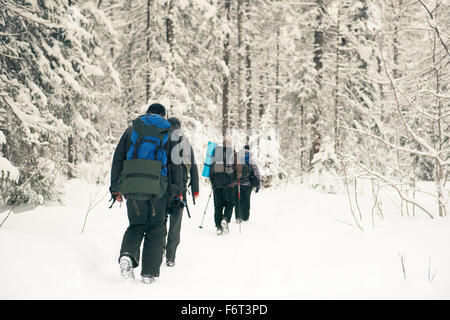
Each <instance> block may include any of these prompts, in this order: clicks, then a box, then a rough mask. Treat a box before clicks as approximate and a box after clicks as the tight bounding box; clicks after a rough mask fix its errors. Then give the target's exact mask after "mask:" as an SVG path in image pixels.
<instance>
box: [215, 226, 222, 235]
mask: <svg viewBox="0 0 450 320" xmlns="http://www.w3.org/2000/svg"><path fill="white" fill-rule="evenodd" d="M222 233H223V229H222V227H217V230H216V234H217V235H218V236H220V235H221V234H222Z"/></svg>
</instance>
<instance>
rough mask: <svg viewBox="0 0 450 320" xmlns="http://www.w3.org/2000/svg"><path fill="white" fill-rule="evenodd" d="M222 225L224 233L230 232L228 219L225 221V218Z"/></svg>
mask: <svg viewBox="0 0 450 320" xmlns="http://www.w3.org/2000/svg"><path fill="white" fill-rule="evenodd" d="M221 225H222V229H223V232H225V233H228V232H230V229H228V221H227V219H225V218H224V219H222V223H221Z"/></svg>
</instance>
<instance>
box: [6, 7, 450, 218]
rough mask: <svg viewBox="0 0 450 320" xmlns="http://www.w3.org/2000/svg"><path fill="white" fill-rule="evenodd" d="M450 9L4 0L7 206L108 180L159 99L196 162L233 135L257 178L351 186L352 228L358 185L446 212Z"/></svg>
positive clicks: (267, 183) (415, 210)
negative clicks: (129, 131) (128, 134)
mask: <svg viewBox="0 0 450 320" xmlns="http://www.w3.org/2000/svg"><path fill="white" fill-rule="evenodd" d="M449 14H450V3H449V2H448V1H444V0H128V1H120V0H103V1H102V0H99V1H92V0H91V1H90V0H78V1H75V0H73V1H71V0H69V1H66V0H61V1H59V0H45V1H44V0H0V171H1V174H0V185H1V187H0V194H1V197H0V202H1V204H3V205H10V206H16V205H22V204H35V205H38V204H43V203H47V202H51V201H58V200H60V196H61V186H62V185H64V184H65V183H66V181H68V180H70V179H73V178H83V179H87V180H89V181H90V182H92V183H97V184H108V183H109V170H110V166H111V160H112V153H113V151H114V148H115V146H116V144H117V142H118V140H119V138H120V135H121V134H122V132H123V131H124V130H125V129H126V127H127V126H128V125H129V124H130V122H131V120H133V119H134V118H135V117H136V116H138V115H140V114H143V113H144V112H145V110H146V109H147V107H148V105H149V104H150V103H152V102H159V103H162V104H163V105H165V106H166V108H167V110H168V114H169V116H176V117H179V118H180V119H181V120H182V123H183V128H184V131H185V132H186V134H187V136H188V137H189V138H190V140H191V142H192V144H193V146H194V149H195V153H196V157H197V161H198V162H199V164H201V162H202V160H203V157H204V153H205V148H206V144H207V142H208V141H213V140H214V141H220V140H221V139H222V138H223V137H224V136H232V137H233V143H234V144H235V145H236V146H237V147H241V146H242V145H243V144H244V143H249V144H250V145H251V148H252V150H254V153H255V155H256V158H257V162H258V165H259V166H260V168H261V174H262V176H263V187H265V188H269V187H274V188H276V187H278V186H282V185H287V184H301V183H308V184H309V185H310V186H311V187H312V188H318V189H320V190H323V191H324V192H328V193H335V192H340V191H342V192H345V193H346V194H347V196H348V200H349V204H350V209H351V212H352V216H353V219H354V223H355V224H356V225H358V221H359V219H360V218H359V216H360V215H361V212H359V213H358V211H360V209H359V207H358V192H357V190H358V186H359V184H360V183H363V182H368V183H369V184H370V190H371V191H370V192H371V195H372V200H373V206H372V213H373V214H377V215H379V216H382V215H383V212H382V209H381V207H382V206H381V205H380V204H379V202H378V194H379V193H380V192H381V191H380V190H384V189H392V190H393V191H394V192H395V194H396V195H397V196H398V197H399V199H400V200H401V201H400V205H401V207H400V211H401V214H402V215H403V214H405V215H408V216H415V215H421V216H423V215H425V216H428V217H430V218H438V217H444V216H446V215H447V214H448V200H449V190H450V189H449V179H450V177H449V169H450V168H449V167H450V130H449V124H450V121H449V118H450V95H449V87H450V68H449V63H450V60H449V57H450V56H449V46H450V42H449V37H450V35H449V33H448V31H449V30H450V15H449ZM424 181H426V182H432V183H433V188H432V190H428V189H427V190H424V189H422V187H421V183H422V182H424ZM420 194H422V195H423V194H426V196H428V197H431V198H432V199H433V203H434V205H433V208H431V209H430V208H429V207H425V206H424V205H423V204H422V203H421V201H420V197H419V196H418V195H420Z"/></svg>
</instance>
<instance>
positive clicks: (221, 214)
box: [213, 187, 234, 228]
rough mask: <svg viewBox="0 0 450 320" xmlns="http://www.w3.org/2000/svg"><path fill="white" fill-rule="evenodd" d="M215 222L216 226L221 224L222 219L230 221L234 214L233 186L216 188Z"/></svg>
mask: <svg viewBox="0 0 450 320" xmlns="http://www.w3.org/2000/svg"><path fill="white" fill-rule="evenodd" d="M213 192H214V222H215V224H216V228H219V227H220V226H221V224H220V223H221V222H222V219H224V218H225V219H226V220H227V221H228V222H230V220H231V216H232V215H233V207H234V189H233V188H229V187H226V188H216V189H214V191H213Z"/></svg>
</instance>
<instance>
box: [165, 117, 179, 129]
mask: <svg viewBox="0 0 450 320" xmlns="http://www.w3.org/2000/svg"><path fill="white" fill-rule="evenodd" d="M168 120H169V122H170V124H171V125H172V126H174V127H175V128H177V129H179V128H181V121H180V119H178V118H176V117H171V118H169V119H168Z"/></svg>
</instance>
